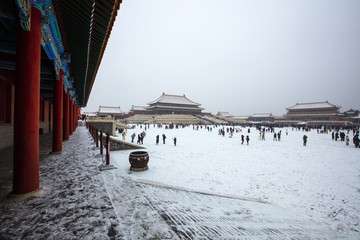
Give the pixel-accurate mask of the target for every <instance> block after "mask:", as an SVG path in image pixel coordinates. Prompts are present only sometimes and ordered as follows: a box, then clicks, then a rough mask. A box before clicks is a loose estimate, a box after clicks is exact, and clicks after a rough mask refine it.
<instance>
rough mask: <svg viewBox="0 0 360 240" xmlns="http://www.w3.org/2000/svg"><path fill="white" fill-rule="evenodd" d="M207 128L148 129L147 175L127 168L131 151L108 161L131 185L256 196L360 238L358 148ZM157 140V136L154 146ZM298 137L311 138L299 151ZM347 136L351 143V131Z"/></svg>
mask: <svg viewBox="0 0 360 240" xmlns="http://www.w3.org/2000/svg"><path fill="white" fill-rule="evenodd" d="M211 127H212V131H209V130H208V129H207V128H205V127H203V128H200V127H199V128H198V130H197V128H196V127H195V129H194V127H193V126H189V127H185V128H179V129H176V128H174V129H165V127H162V128H158V127H157V126H156V127H155V126H154V125H150V128H148V129H147V130H146V137H145V138H144V144H143V146H145V147H146V151H147V152H148V153H149V156H150V161H149V164H148V165H149V170H148V171H145V172H131V171H129V161H128V157H129V153H130V152H131V151H130V150H129V151H116V152H111V161H112V163H113V164H115V165H116V166H117V167H118V170H116V171H119V173H120V174H121V175H123V176H130V178H132V179H135V180H141V181H151V182H157V183H159V184H165V185H169V186H173V187H180V188H185V189H188V190H194V191H200V192H207V193H212V194H218V195H226V196H236V197H240V198H251V199H259V200H261V201H266V202H268V203H271V204H274V205H276V206H280V207H283V208H285V209H287V210H289V211H291V212H292V213H294V214H296V215H298V216H304V217H305V218H310V219H311V220H313V221H315V222H317V223H319V224H325V225H327V226H329V228H330V229H332V230H334V231H337V232H343V233H349V234H350V235H353V234H355V236H360V234H359V231H360V214H359V213H360V149H356V148H355V147H354V144H352V141H350V145H349V146H346V144H345V142H343V141H334V140H332V139H331V133H329V134H326V133H318V132H317V130H314V129H313V130H311V131H309V132H305V131H302V130H297V129H292V128H275V132H276V133H278V132H279V131H281V132H282V134H281V140H280V141H274V139H273V133H271V132H266V133H265V140H259V131H258V130H257V129H256V128H250V133H248V129H249V128H241V127H235V128H237V129H238V131H237V132H235V133H234V135H233V137H232V138H230V137H229V134H228V133H226V134H225V136H220V135H219V134H218V130H219V129H220V128H224V129H225V132H226V129H227V128H229V127H227V126H224V127H223V126H221V127H217V128H216V127H214V126H211ZM240 129H241V131H240ZM144 130H145V126H144V125H143V126H141V127H140V126H136V127H135V128H134V129H129V130H127V135H126V139H125V140H126V141H131V135H132V134H133V133H134V132H135V133H136V134H139V133H141V132H142V131H144ZM286 131H288V135H287V134H286ZM344 132H345V133H347V132H346V131H344ZM162 134H165V135H166V143H165V144H163V141H162ZM118 135H119V136H118V138H119V139H122V136H121V134H118ZM156 135H159V136H160V143H159V144H158V145H156ZM241 135H244V136H245V137H246V135H249V137H250V142H249V145H246V141H245V142H244V144H243V145H242V144H241ZM303 135H307V136H308V141H307V146H303ZM348 135H349V137H350V140H351V139H352V137H353V132H352V131H350V132H349V134H348ZM174 137H176V138H177V145H176V146H174V143H173V140H172V139H173V138H174ZM136 141H137V137H135V140H134V142H135V143H136Z"/></svg>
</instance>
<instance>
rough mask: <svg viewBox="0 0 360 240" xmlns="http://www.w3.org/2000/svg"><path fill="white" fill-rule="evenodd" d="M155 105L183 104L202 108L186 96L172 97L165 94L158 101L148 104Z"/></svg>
mask: <svg viewBox="0 0 360 240" xmlns="http://www.w3.org/2000/svg"><path fill="white" fill-rule="evenodd" d="M154 103H172V104H183V105H194V106H200V105H201V104H199V103H196V102H193V101H191V100H190V99H188V98H187V97H186V96H185V94H184V95H183V96H180V95H170V94H165V93H163V94H162V95H161V96H160V97H159V98H158V99H156V100H155V101H152V102H149V103H148V104H149V105H151V104H154Z"/></svg>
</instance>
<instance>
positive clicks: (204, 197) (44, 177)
mask: <svg viewBox="0 0 360 240" xmlns="http://www.w3.org/2000/svg"><path fill="white" fill-rule="evenodd" d="M226 128H227V127H225V131H226ZM144 130H145V129H144V126H142V128H140V127H139V126H138V127H136V128H134V129H128V130H127V136H126V139H125V140H126V141H127V142H130V141H131V138H130V136H131V135H132V133H134V132H135V133H136V134H139V133H141V132H143V131H144ZM218 130H219V128H214V127H213V129H212V131H208V130H207V129H204V128H199V129H198V130H193V127H192V126H189V127H186V128H179V129H165V128H164V127H162V128H157V127H154V126H153V125H151V126H150V129H147V130H146V137H145V139H144V144H143V146H144V147H146V149H145V151H147V152H148V153H149V155H150V161H149V164H148V165H149V169H148V170H147V171H143V172H132V171H130V163H129V154H130V153H131V152H132V151H134V150H126V151H111V153H110V158H111V164H113V165H115V166H116V167H117V169H113V170H108V171H100V170H99V166H100V165H101V164H102V162H103V160H104V159H103V158H104V157H101V156H100V155H99V148H97V147H95V143H94V141H93V140H92V138H91V136H90V133H89V132H88V130H87V129H86V128H85V127H84V126H81V127H78V128H77V130H76V131H75V132H74V134H73V135H72V136H71V137H70V140H69V141H66V142H64V145H63V152H62V153H61V154H51V153H49V150H46V149H41V157H40V185H41V187H42V190H41V191H39V192H38V193H37V196H35V197H31V198H29V199H27V200H21V199H17V197H16V196H15V198H14V196H11V195H10V197H9V196H8V194H9V193H10V192H11V188H12V183H11V182H9V183H8V184H5V185H3V186H2V188H1V189H0V190H1V191H0V213H1V214H0V224H1V228H0V239H359V238H360V233H359V223H360V216H359V212H360V211H359V210H360V207H359V206H360V204H359V203H360V191H359V186H360V184H359V181H360V175H359V172H360V171H359V170H360V161H359V159H360V149H356V148H355V147H354V145H353V144H350V146H346V145H345V142H341V141H333V140H331V134H318V133H317V131H316V130H312V131H311V132H303V131H296V130H294V131H293V130H292V129H291V128H288V135H286V128H281V129H278V128H276V129H275V132H279V131H280V130H281V131H282V136H281V141H273V133H266V134H265V135H266V136H265V140H259V132H258V131H257V130H256V129H255V128H251V129H250V133H249V134H248V128H241V130H242V132H240V131H239V132H235V133H234V136H233V137H232V138H229V134H228V133H226V134H225V136H224V137H223V136H220V135H218ZM162 134H165V135H166V136H167V138H166V143H165V144H163V143H162V139H161V136H162ZM304 134H306V135H307V136H308V143H307V146H306V147H305V146H303V145H302V137H303V135H304ZM157 135H160V143H159V144H158V145H156V142H155V141H156V136H157ZM241 135H245V136H246V135H249V136H250V143H249V145H246V141H245V142H244V144H243V145H242V144H241ZM349 136H350V137H352V132H351V133H350V134H349ZM49 137H51V135H49ZM174 137H176V138H177V145H176V146H174V144H173V141H172V138H174ZM118 138H119V139H122V136H121V134H119V136H118ZM50 139H51V138H50ZM135 142H136V139H135ZM0 170H4V169H0Z"/></svg>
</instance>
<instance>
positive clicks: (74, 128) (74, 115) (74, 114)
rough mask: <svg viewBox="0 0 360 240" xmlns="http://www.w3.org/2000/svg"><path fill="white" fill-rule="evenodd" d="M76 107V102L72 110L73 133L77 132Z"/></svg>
mask: <svg viewBox="0 0 360 240" xmlns="http://www.w3.org/2000/svg"><path fill="white" fill-rule="evenodd" d="M75 107H76V104H75V101H74V104H73V108H72V110H73V119H72V120H73V122H72V123H73V131H74V132H75V130H76V127H75V117H76V113H75Z"/></svg>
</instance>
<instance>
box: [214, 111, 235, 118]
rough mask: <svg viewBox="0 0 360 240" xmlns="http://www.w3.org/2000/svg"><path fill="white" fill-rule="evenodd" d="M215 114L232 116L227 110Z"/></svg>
mask: <svg viewBox="0 0 360 240" xmlns="http://www.w3.org/2000/svg"><path fill="white" fill-rule="evenodd" d="M216 115H217V116H222V117H232V116H233V115H231V114H230V113H229V112H218V113H217V114H216Z"/></svg>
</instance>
